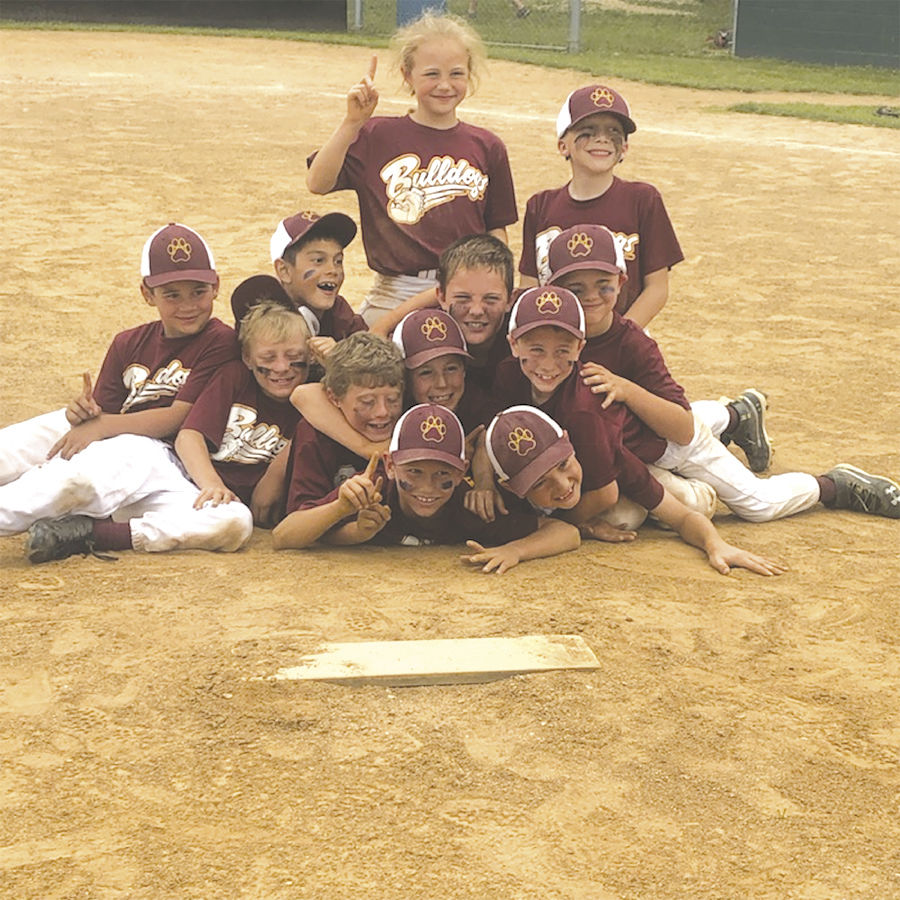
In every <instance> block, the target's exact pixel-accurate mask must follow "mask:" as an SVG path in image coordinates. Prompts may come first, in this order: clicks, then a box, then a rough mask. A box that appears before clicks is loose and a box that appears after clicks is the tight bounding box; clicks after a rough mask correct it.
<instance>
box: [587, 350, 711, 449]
mask: <svg viewBox="0 0 900 900" xmlns="http://www.w3.org/2000/svg"><path fill="white" fill-rule="evenodd" d="M581 378H582V380H583V381H584V383H585V384H586V385H587V386H588V387H589V388H590V389H591V391H592V392H593V393H595V394H605V397H604V398H603V401H602V402H601V404H600V405H601V406H602V407H603V409H606V408H607V407H608V406H610V405H611V404H612V403H624V404H625V405H626V406H627V407H628V408H629V409H630V410H631V411H632V412H633V413H634V414H635V415H636V416H637V417H638V418H639V419H640V420H641V421H643V422H644V423H646V424H647V425H648V426H649V427H650V428H652V429H653V430H654V431H655V432H656V433H657V434H658V435H660V436H661V437H664V438H665V439H666V440H667V441H674V442H675V443H676V444H689V443H690V442H691V440H692V438H693V437H694V415H693V413H692V412H691V411H690V410H689V409H685V408H684V407H683V406H679V405H678V404H677V403H674V402H673V401H671V400H666V399H665V397H660V396H659V395H658V394H654V393H652V392H651V391H648V390H647V389H646V388H644V387H641V386H640V385H639V384H636V383H635V382H633V381H629V380H628V379H627V378H623V377H622V376H621V375H616V374H615V372H611V371H610V370H609V369H607V368H606V366H601V365H599V364H598V363H592V362H588V363H584V365H582V367H581Z"/></svg>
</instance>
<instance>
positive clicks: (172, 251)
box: [166, 237, 194, 262]
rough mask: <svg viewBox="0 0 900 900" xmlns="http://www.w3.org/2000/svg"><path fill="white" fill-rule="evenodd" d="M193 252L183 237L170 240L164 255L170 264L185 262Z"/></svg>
mask: <svg viewBox="0 0 900 900" xmlns="http://www.w3.org/2000/svg"><path fill="white" fill-rule="evenodd" d="M193 252H194V251H193V250H192V249H191V245H190V244H189V243H188V242H187V241H186V240H185V239H184V238H183V237H177V238H172V240H171V241H169V246H168V247H166V253H168V254H169V259H171V260H172V262H187V261H188V260H189V259H190V258H191V255H192V254H193Z"/></svg>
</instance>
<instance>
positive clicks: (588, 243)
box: [549, 225, 627, 284]
mask: <svg viewBox="0 0 900 900" xmlns="http://www.w3.org/2000/svg"><path fill="white" fill-rule="evenodd" d="M549 263H550V272H551V275H550V282H549V283H550V284H553V283H554V282H555V281H558V280H559V278H560V277H561V276H563V275H565V274H566V273H567V272H577V271H579V270H581V269H599V270H600V271H601V272H618V273H619V274H620V275H625V271H626V270H625V256H624V254H623V253H622V248H621V247H620V246H619V245H618V244H617V243H616V239H615V237H614V236H613V233H612V232H611V231H610V230H609V229H608V228H607V227H606V226H605V225H576V226H574V227H573V228H567V229H566V230H565V231H563V232H560V233H559V234H558V235H557V236H556V237H555V238H554V239H553V240H552V241H551V243H550V250H549ZM626 277H627V275H626Z"/></svg>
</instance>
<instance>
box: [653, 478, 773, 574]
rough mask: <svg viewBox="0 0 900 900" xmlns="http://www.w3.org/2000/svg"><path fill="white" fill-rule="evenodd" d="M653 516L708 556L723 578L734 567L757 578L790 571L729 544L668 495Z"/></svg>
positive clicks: (702, 518) (697, 514) (700, 518)
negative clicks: (746, 571) (754, 574)
mask: <svg viewBox="0 0 900 900" xmlns="http://www.w3.org/2000/svg"><path fill="white" fill-rule="evenodd" d="M651 512H652V513H653V514H654V515H655V516H656V517H657V518H658V519H659V520H660V522H665V524H666V525H669V526H671V527H672V528H674V529H675V531H677V532H678V534H679V535H680V536H681V539H682V540H683V541H685V542H686V543H688V544H691V546H693V547H697V548H699V549H700V550H702V551H703V552H704V553H706V556H707V558H708V560H709V564H710V565H711V566H712V567H713V568H714V569H715V570H716V571H717V572H719V573H721V574H722V575H727V574H728V573H729V572H730V571H731V568H732V566H739V567H740V568H743V569H749V570H750V571H751V572H756V574H757V575H782V574H784V572H786V571H787V567H786V566H783V565H781V564H780V563H777V562H773V561H772V560H770V559H766V558H765V557H764V556H758V555H757V554H755V553H750V552H749V551H747V550H742V549H741V548H740V547H734V546H732V545H731V544H729V543H727V542H726V541H725V540H723V539H722V536H721V535H720V534H719V532H718V531H716V527H715V525H713V523H712V522H710V521H709V519H707V518H706V517H705V516H701V515H700V513H697V512H693V511H692V510H690V509H688V508H687V507H686V506H685V505H684V504H683V503H681V502H680V501H678V500H676V499H675V497H673V496H672V495H671V494H670V493H669V492H668V491H666V492H665V494H663V498H662V500H661V501H660V503H659V505H658V506H657V507H655V508H654V509H652V510H651Z"/></svg>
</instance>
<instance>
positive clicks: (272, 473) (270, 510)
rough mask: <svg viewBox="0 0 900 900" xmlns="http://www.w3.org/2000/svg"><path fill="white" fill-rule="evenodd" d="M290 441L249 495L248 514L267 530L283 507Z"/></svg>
mask: <svg viewBox="0 0 900 900" xmlns="http://www.w3.org/2000/svg"><path fill="white" fill-rule="evenodd" d="M291 446H292V443H291V441H288V442H287V444H285V445H284V447H282V448H281V450H279V451H278V455H277V456H276V457H275V459H273V460H272V461H271V462H270V463H269V465H268V466H267V467H266V471H265V472H264V473H263V475H262V478H260V479H259V481H257V482H256V487H254V488H253V493H252V494H251V495H250V512H252V513H253V521H254V522H255V523H256V524H257V525H260V526H262V527H263V528H269V527H271V526H272V525H274V524H275V522H276V521H277V520H278V517H279V515H280V514H281V511H282V508H283V506H284V488H285V482H286V481H287V469H288V461H289V460H290V458H291Z"/></svg>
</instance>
